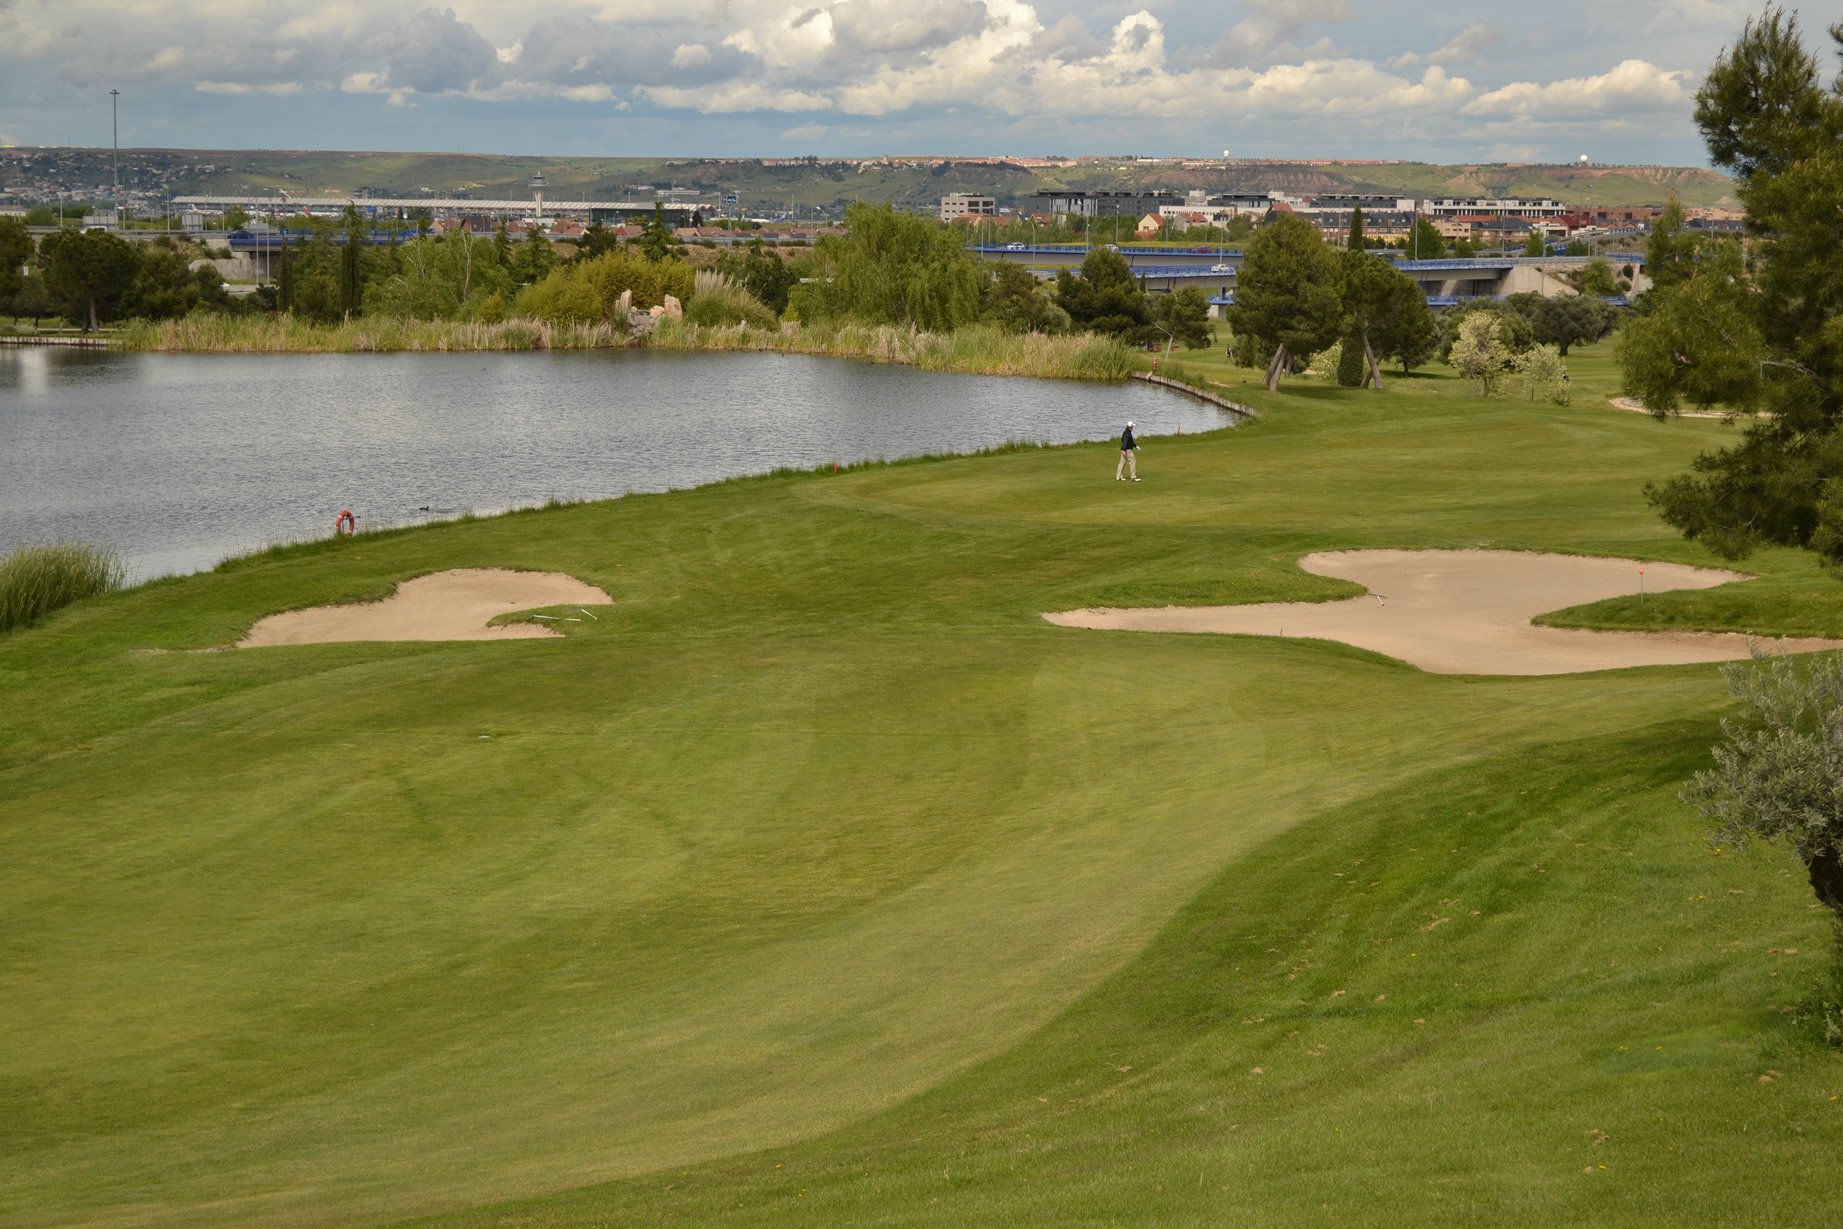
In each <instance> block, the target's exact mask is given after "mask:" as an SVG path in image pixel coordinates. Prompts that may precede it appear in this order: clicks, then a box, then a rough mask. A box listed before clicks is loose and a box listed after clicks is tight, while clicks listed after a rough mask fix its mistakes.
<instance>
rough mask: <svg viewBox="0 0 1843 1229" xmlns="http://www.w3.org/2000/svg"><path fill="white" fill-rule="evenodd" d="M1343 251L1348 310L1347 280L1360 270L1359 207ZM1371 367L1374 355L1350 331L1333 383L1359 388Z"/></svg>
mask: <svg viewBox="0 0 1843 1229" xmlns="http://www.w3.org/2000/svg"><path fill="white" fill-rule="evenodd" d="M1344 252H1345V258H1344V290H1345V303H1344V306H1345V307H1346V309H1348V308H1349V306H1350V302H1349V292H1350V282H1351V278H1352V277H1360V276H1362V267H1361V265H1360V264H1359V263H1358V262H1359V261H1361V260H1363V258H1364V251H1363V207H1362V206H1361V205H1358V206H1356V207H1355V208H1353V209H1351V211H1350V231H1349V233H1348V234H1346V235H1345V236H1344ZM1372 263H1373V262H1372ZM1353 323H1354V322H1353ZM1374 367H1375V356H1374V355H1372V354H1371V353H1370V352H1369V346H1368V344H1367V343H1366V342H1364V341H1363V339H1362V338H1360V337H1358V336H1357V334H1356V332H1355V331H1354V329H1353V330H1352V331H1350V332H1348V333H1346V334H1345V335H1344V338H1343V344H1342V347H1341V348H1340V349H1339V350H1338V356H1337V382H1338V383H1339V384H1341V385H1342V386H1343V387H1345V388H1362V387H1363V386H1364V385H1366V384H1368V383H1369V375H1370V372H1371V370H1372V369H1373V368H1374Z"/></svg>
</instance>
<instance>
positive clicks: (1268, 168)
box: [0, 149, 1734, 212]
mask: <svg viewBox="0 0 1843 1229" xmlns="http://www.w3.org/2000/svg"><path fill="white" fill-rule="evenodd" d="M24 156H25V155H15V154H10V153H9V152H8V151H0V181H7V182H8V186H9V188H10V189H11V190H12V191H14V192H24V193H26V194H28V195H30V194H31V192H32V191H33V185H35V184H38V185H50V184H54V183H62V184H66V185H68V184H78V183H85V184H87V183H96V182H104V181H107V180H108V179H109V177H110V175H111V174H112V171H111V169H110V164H109V161H108V158H109V154H108V151H107V150H80V149H71V150H49V151H47V150H33V151H31V154H30V157H31V159H32V160H33V161H32V165H31V167H30V169H29V172H28V171H27V170H14V171H13V172H12V173H9V169H10V161H9V160H10V159H11V158H14V157H24ZM539 172H542V173H543V174H544V176H545V177H546V180H547V181H548V184H549V187H548V189H547V192H548V195H549V198H550V199H552V200H579V199H590V200H620V199H629V198H633V197H636V196H637V197H639V198H640V199H650V195H649V192H648V191H646V190H644V189H651V188H653V187H661V188H663V187H678V188H684V189H689V190H692V191H695V192H697V193H700V194H702V195H703V196H705V197H706V198H710V199H714V198H715V197H716V196H718V195H719V194H728V193H731V192H734V193H736V194H737V195H739V196H740V197H741V200H742V204H743V207H744V208H746V209H748V210H750V211H752V212H763V211H779V210H786V209H798V210H800V211H801V212H807V211H811V210H815V209H824V210H827V211H832V212H837V211H840V210H842V209H843V208H844V206H845V205H847V204H849V203H850V202H852V201H855V200H868V201H889V202H893V203H895V204H898V205H902V206H906V207H910V208H916V209H928V208H932V207H933V206H935V205H937V204H938V203H939V201H940V198H941V196H942V195H943V194H945V193H948V192H978V193H986V194H990V195H993V196H995V197H997V198H998V200H999V202H1000V203H1001V204H1004V205H1015V204H1019V203H1021V202H1022V201H1023V199H1024V198H1025V197H1027V196H1029V195H1030V194H1031V193H1033V192H1038V191H1042V190H1044V189H1046V188H1082V189H1088V190H1120V189H1127V188H1144V189H1164V190H1168V191H1175V192H1186V191H1189V190H1191V189H1197V188H1200V189H1206V190H1209V191H1212V192H1217V191H1229V190H1235V191H1264V190H1266V189H1270V188H1272V189H1279V190H1282V191H1286V192H1292V193H1305V194H1311V193H1319V192H1402V193H1411V194H1417V195H1436V194H1439V195H1444V194H1457V195H1472V194H1480V193H1486V194H1493V195H1498V194H1508V195H1522V196H1553V197H1558V198H1559V199H1561V200H1564V201H1568V202H1570V203H1575V204H1596V205H1641V204H1657V205H1661V204H1663V203H1664V202H1665V201H1666V200H1668V199H1669V198H1670V196H1671V195H1672V194H1673V193H1674V194H1676V195H1677V196H1678V197H1679V198H1680V199H1681V200H1682V201H1683V203H1684V204H1686V205H1732V204H1734V199H1733V191H1734V185H1733V181H1731V180H1730V179H1728V178H1727V177H1726V176H1725V175H1721V174H1719V173H1717V172H1715V171H1710V170H1706V169H1701V168H1693V167H1600V166H1595V167H1572V166H1524V165H1516V164H1511V165H1504V164H1495V165H1494V164H1471V165H1461V166H1439V165H1435V164H1431V163H1420V162H1400V163H1362V162H1354V163H1297V164H1294V163H1285V162H1249V163H1228V164H1222V165H1194V166H1183V165H1180V164H1172V163H1139V162H1133V161H1130V160H1113V159H1097V160H1087V161H1082V162H1079V163H1075V164H1072V165H1069V166H1057V167H1043V168H1026V167H1021V166H1015V165H1011V164H1008V163H1000V164H992V165H985V164H971V163H962V162H951V163H950V162H928V161H922V162H920V163H915V162H909V161H900V162H895V163H880V162H861V163H860V162H845V161H826V160H816V161H815V162H814V163H812V164H806V163H796V164H790V165H765V164H763V163H762V162H760V161H751V160H746V159H700V158H680V159H665V158H553V157H543V156H536V155H532V156H514V155H505V154H454V153H359V152H336V151H316V150H224V151H193V150H140V149H137V150H124V151H123V153H122V175H123V180H124V182H125V183H128V184H129V185H131V186H132V187H133V188H135V189H137V190H142V191H147V192H152V193H164V194H169V195H188V194H193V193H202V192H226V193H251V194H255V195H268V194H272V193H275V192H277V191H286V192H288V193H290V194H292V195H295V196H303V195H343V194H346V193H351V192H365V193H369V194H370V195H373V196H415V195H420V194H424V193H427V194H431V195H436V196H473V197H478V198H481V199H506V198H511V199H520V200H523V199H526V198H528V197H529V196H530V189H529V187H528V184H529V183H530V180H531V176H532V175H534V174H536V173H539ZM98 177H100V179H99V178H98Z"/></svg>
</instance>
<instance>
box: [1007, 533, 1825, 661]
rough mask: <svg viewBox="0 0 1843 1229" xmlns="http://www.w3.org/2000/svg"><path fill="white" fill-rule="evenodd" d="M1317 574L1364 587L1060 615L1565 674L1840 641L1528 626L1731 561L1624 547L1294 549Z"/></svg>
mask: <svg viewBox="0 0 1843 1229" xmlns="http://www.w3.org/2000/svg"><path fill="white" fill-rule="evenodd" d="M1299 565H1300V566H1301V567H1302V568H1304V569H1305V570H1306V571H1308V572H1311V573H1314V574H1315V575H1319V576H1335V577H1338V578H1340V579H1343V580H1354V581H1356V582H1357V583H1358V584H1360V585H1362V586H1364V587H1365V588H1366V589H1368V590H1369V593H1368V594H1367V595H1366V596H1363V597H1353V598H1348V599H1346V600H1344V601H1341V602H1267V603H1262V604H1260V605H1252V606H1166V607H1164V608H1162V609H1155V610H1105V609H1102V610H1066V611H1062V612H1060V613H1057V614H1046V615H1044V616H1043V617H1044V618H1046V619H1048V620H1049V621H1050V622H1051V623H1056V624H1060V625H1062V626H1064V627H1090V628H1106V629H1118V630H1125V631H1141V632H1228V633H1236V634H1240V635H1248V636H1287V637H1293V638H1305V639H1312V640H1338V641H1342V642H1343V643H1345V644H1354V645H1356V646H1358V647H1359V648H1365V649H1372V650H1374V651H1375V652H1378V653H1385V654H1387V655H1388V656H1390V657H1396V658H1400V659H1401V660H1402V661H1405V662H1408V663H1410V664H1412V665H1416V666H1419V667H1420V668H1421V669H1423V670H1427V671H1430V672H1432V673H1434V674H1572V673H1575V672H1576V671H1583V670H1616V669H1620V668H1622V667H1625V666H1667V665H1683V664H1686V663H1690V662H1709V661H1734V660H1738V659H1741V658H1745V657H1746V656H1747V655H1748V652H1749V644H1750V643H1758V644H1761V645H1763V646H1764V647H1766V648H1769V649H1771V650H1773V651H1775V652H1788V653H1806V652H1812V651H1814V650H1818V649H1835V648H1843V641H1837V640H1753V641H1750V638H1749V637H1747V636H1743V635H1738V634H1732V633H1728V634H1718V633H1708V632H1590V631H1576V630H1570V629H1565V628H1554V627H1535V626H1533V625H1531V623H1530V619H1531V618H1533V617H1534V616H1536V615H1539V614H1542V613H1543V612H1544V611H1550V610H1560V609H1562V608H1564V607H1567V606H1578V605H1580V604H1582V603H1584V602H1597V601H1600V600H1602V599H1604V598H1609V597H1620V596H1623V595H1626V594H1632V593H1637V592H1638V591H1639V583H1640V576H1639V569H1640V568H1643V569H1644V574H1643V584H1644V588H1645V590H1646V591H1647V592H1651V593H1658V592H1662V591H1664V590H1666V589H1710V588H1713V587H1714V586H1716V585H1723V584H1727V583H1729V582H1730V581H1737V580H1746V579H1748V578H1747V577H1746V576H1743V575H1741V574H1740V573H1738V572H1723V571H1718V570H1716V569H1713V568H1692V567H1685V566H1683V565H1681V564H1675V563H1640V562H1638V561H1636V560H1632V559H1585V558H1581V557H1579V556H1574V555H1538V554H1530V553H1526V552H1523V551H1486V550H1461V551H1408V550H1362V551H1327V552H1324V553H1321V554H1315V555H1307V556H1306V557H1305V558H1304V559H1301V560H1300V561H1299Z"/></svg>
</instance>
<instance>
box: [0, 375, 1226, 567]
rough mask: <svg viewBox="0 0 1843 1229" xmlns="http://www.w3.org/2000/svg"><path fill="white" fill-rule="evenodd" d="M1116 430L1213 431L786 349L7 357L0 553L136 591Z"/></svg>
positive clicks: (1165, 400) (1220, 419)
mask: <svg viewBox="0 0 1843 1229" xmlns="http://www.w3.org/2000/svg"><path fill="white" fill-rule="evenodd" d="M1129 418H1131V419H1134V420H1136V421H1137V422H1138V423H1139V424H1140V427H1139V430H1140V434H1142V435H1161V434H1170V433H1174V432H1177V431H1183V432H1186V433H1193V432H1197V431H1206V430H1213V429H1215V428H1217V427H1221V426H1225V425H1228V421H1229V420H1228V418H1227V416H1226V415H1223V414H1221V413H1220V412H1218V411H1216V410H1214V409H1211V408H1210V407H1208V406H1205V405H1202V404H1199V403H1197V402H1195V401H1193V400H1191V399H1190V398H1188V397H1184V396H1181V395H1179V394H1176V393H1171V392H1165V391H1161V390H1158V389H1154V388H1151V387H1149V386H1146V385H1143V384H1130V385H1124V386H1122V385H1097V384H1081V383H1076V382H1073V381H1063V380H1022V379H1015V378H1001V377H990V376H959V375H940V374H934V373H929V372H920V371H912V370H909V369H907V368H902V367H887V366H877V365H874V364H868V363H852V362H841V361H837V360H830V359H819V358H809V357H805V356H800V355H761V354H657V353H646V352H633V351H615V352H597V353H586V354H391V355H173V354H109V353H84V352H81V351H70V350H54V349H11V348H9V349H5V350H0V552H4V551H6V550H10V549H12V548H13V547H14V546H16V545H18V544H20V543H23V542H35V541H46V540H50V539H60V538H66V539H77V540H81V541H88V542H98V543H106V544H108V545H111V546H113V547H115V548H116V549H118V550H120V551H121V552H122V554H123V556H124V558H125V559H126V560H127V562H128V565H129V569H130V572H131V575H132V576H133V577H135V578H137V579H140V578H146V577H150V576H156V575H160V574H162V573H167V572H188V571H195V570H198V569H201V568H208V567H210V566H211V565H212V564H214V563H216V562H217V561H218V560H219V559H222V558H224V557H225V556H226V555H230V554H235V553H237V552H240V551H246V550H251V549H254V548H256V547H260V546H263V545H267V544H269V543H272V542H280V541H289V540H295V539H300V538H307V537H315V536H321V535H324V534H327V533H329V532H330V531H331V529H332V525H333V517H334V515H335V514H336V513H337V512H338V511H339V510H340V509H341V508H351V509H352V510H353V511H354V512H355V513H357V514H358V516H359V518H360V525H361V526H365V527H372V528H378V527H382V526H386V525H401V524H411V523H415V522H417V521H420V520H427V519H432V518H437V517H443V516H453V515H456V514H457V513H460V512H463V511H468V510H472V511H476V512H498V511H504V510H506V509H509V508H516V507H523V506H529V505H531V504H536V503H542V502H543V501H544V500H546V499H549V498H552V497H556V498H563V499H601V498H608V497H612V496H617V495H623V494H627V493H629V492H634V491H663V490H668V489H673V488H680V487H689V486H696V485H698V484H700V483H706V482H712V481H715V480H717V479H721V478H730V477H735V476H738V475H743V474H754V473H761V472H763V471H766V470H769V469H773V468H775V467H777V466H803V467H809V466H815V465H822V464H827V463H830V462H833V461H839V462H851V461H865V460H875V459H878V458H890V459H893V458H897V457H907V456H915V455H918V454H921V453H929V452H945V451H953V452H970V451H974V450H976V449H981V448H989V447H992V446H994V445H997V444H1002V443H1005V442H1006V441H1008V440H1031V441H1038V442H1046V443H1069V442H1073V441H1076V440H1095V439H1105V438H1108V437H1110V436H1115V435H1118V434H1119V431H1120V427H1121V425H1122V424H1123V423H1124V422H1125V421H1126V420H1127V419H1129ZM1112 464H1113V463H1112V459H1111V458H1109V459H1108V460H1106V461H1105V462H1101V461H1098V460H1097V465H1102V466H1104V468H1106V469H1107V470H1109V471H1111V469H1112ZM1100 477H1104V478H1107V479H1111V473H1107V474H1104V475H1100Z"/></svg>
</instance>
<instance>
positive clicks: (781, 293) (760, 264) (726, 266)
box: [717, 239, 1021, 316]
mask: <svg viewBox="0 0 1843 1229" xmlns="http://www.w3.org/2000/svg"><path fill="white" fill-rule="evenodd" d="M1020 267H1021V266H1020ZM717 271H718V272H719V273H725V274H728V275H729V276H730V277H731V278H734V279H735V281H736V283H737V284H738V285H739V286H741V287H742V288H743V289H744V290H746V291H748V292H749V294H751V295H752V296H754V297H755V298H756V299H759V300H760V301H761V302H762V303H763V304H764V305H765V306H766V307H767V308H768V310H769V311H771V312H773V313H774V314H775V315H777V316H778V315H781V314H782V313H783V312H785V311H786V310H787V297H788V295H789V293H791V292H792V290H793V288H794V287H795V286H797V285H799V283H800V278H799V276H798V275H797V274H796V273H794V271H793V270H792V269H790V268H789V267H788V265H787V262H786V261H785V260H782V259H781V256H780V253H778V252H775V251H772V250H770V249H768V248H765V247H763V246H762V241H761V240H760V239H752V240H750V241H749V246H748V247H747V248H746V249H744V250H742V251H740V252H739V251H738V250H737V249H736V248H734V247H731V248H730V249H729V250H728V251H726V252H724V253H723V254H722V255H721V256H719V257H717Z"/></svg>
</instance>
